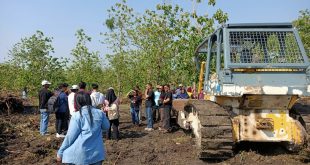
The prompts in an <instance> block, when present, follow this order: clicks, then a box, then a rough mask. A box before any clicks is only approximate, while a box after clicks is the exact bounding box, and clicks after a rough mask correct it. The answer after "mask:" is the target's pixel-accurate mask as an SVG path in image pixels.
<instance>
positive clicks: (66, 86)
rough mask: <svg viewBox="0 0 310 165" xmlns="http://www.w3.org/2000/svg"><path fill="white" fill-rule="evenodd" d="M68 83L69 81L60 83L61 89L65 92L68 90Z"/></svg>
mask: <svg viewBox="0 0 310 165" xmlns="http://www.w3.org/2000/svg"><path fill="white" fill-rule="evenodd" d="M68 86H69V85H68V84H67V83H62V84H60V85H59V89H60V90H61V91H63V92H66V91H67V90H68Z"/></svg>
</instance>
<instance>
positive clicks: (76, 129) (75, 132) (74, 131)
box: [57, 113, 82, 158]
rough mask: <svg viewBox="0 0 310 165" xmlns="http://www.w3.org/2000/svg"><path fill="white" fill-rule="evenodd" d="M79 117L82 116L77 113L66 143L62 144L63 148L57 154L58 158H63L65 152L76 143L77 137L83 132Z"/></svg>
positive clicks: (73, 117)
mask: <svg viewBox="0 0 310 165" xmlns="http://www.w3.org/2000/svg"><path fill="white" fill-rule="evenodd" d="M77 115H80V114H79V113H75V114H74V115H72V118H71V120H70V125H69V129H68V132H67V135H66V137H65V139H64V141H63V142H62V144H61V147H60V148H59V150H58V152H57V157H60V158H62V155H63V152H64V151H65V150H66V149H67V148H69V147H70V146H71V145H72V144H73V143H74V142H75V140H76V139H77V137H78V136H79V135H80V133H81V132H82V129H81V126H80V122H79V121H78V119H77V117H76V116H77Z"/></svg>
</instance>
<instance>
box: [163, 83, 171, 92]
mask: <svg viewBox="0 0 310 165" xmlns="http://www.w3.org/2000/svg"><path fill="white" fill-rule="evenodd" d="M164 89H165V92H169V91H170V85H169V84H166V85H165V86H164Z"/></svg>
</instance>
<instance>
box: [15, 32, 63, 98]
mask: <svg viewBox="0 0 310 165" xmlns="http://www.w3.org/2000/svg"><path fill="white" fill-rule="evenodd" d="M51 53H54V48H53V46H52V38H50V37H45V36H44V34H43V32H41V31H37V32H36V33H35V34H33V35H32V36H31V37H26V38H23V39H21V42H18V43H16V44H15V45H14V46H13V48H12V50H10V52H9V55H10V56H11V58H12V59H11V60H10V62H9V63H10V64H11V65H13V66H14V69H13V72H15V73H12V74H15V75H18V76H16V79H14V83H13V82H12V85H14V88H15V89H21V88H23V87H27V88H28V89H29V91H30V92H31V94H35V93H36V91H37V89H38V88H40V86H41V84H40V83H41V81H42V80H44V79H47V80H49V81H51V82H52V83H53V85H56V84H57V83H58V82H62V81H63V80H64V79H65V77H64V74H63V73H64V66H65V65H66V60H62V59H58V58H55V57H52V56H51Z"/></svg>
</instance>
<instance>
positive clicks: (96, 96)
mask: <svg viewBox="0 0 310 165" xmlns="http://www.w3.org/2000/svg"><path fill="white" fill-rule="evenodd" d="M90 98H91V105H92V106H93V107H97V106H98V105H99V104H103V101H104V100H105V98H104V96H103V94H102V93H100V92H92V93H91V95H90Z"/></svg>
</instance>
